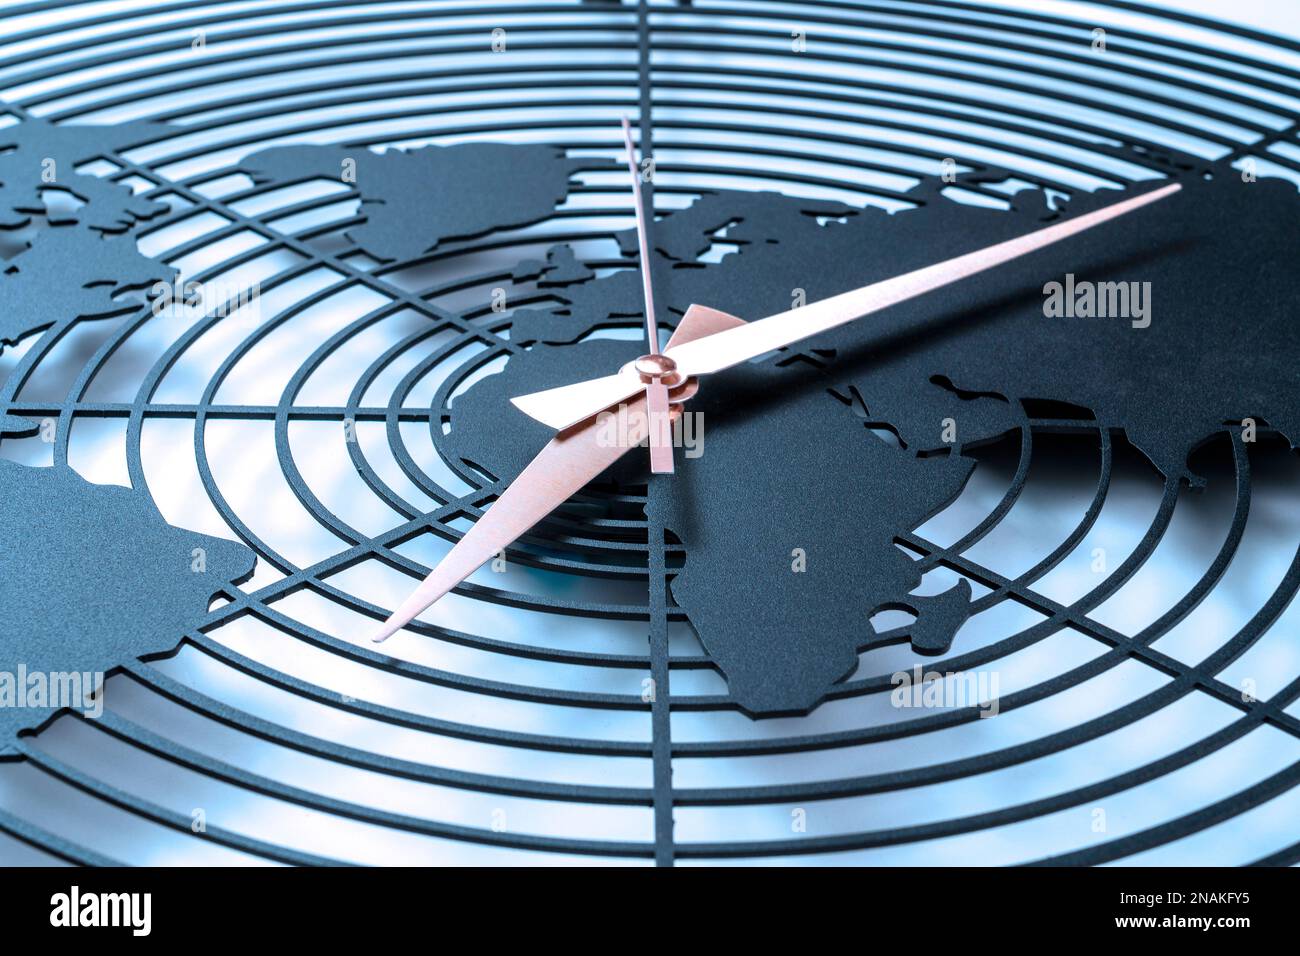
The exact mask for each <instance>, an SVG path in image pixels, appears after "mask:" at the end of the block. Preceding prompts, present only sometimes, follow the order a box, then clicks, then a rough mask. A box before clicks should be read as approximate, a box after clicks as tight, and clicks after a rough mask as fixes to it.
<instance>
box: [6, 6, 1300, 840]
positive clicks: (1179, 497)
mask: <svg viewBox="0 0 1300 956" xmlns="http://www.w3.org/2000/svg"><path fill="white" fill-rule="evenodd" d="M3 16H4V29H3V31H0V32H2V33H3V37H2V38H0V99H2V100H3V101H4V107H3V117H2V118H0V123H2V124H3V125H2V126H0V228H3V232H2V233H0V243H2V244H3V253H4V257H5V263H6V267H5V269H4V271H3V273H2V274H0V306H2V308H0V344H2V345H3V348H2V350H0V414H3V418H2V419H0V430H2V431H3V438H2V439H0V459H3V460H0V489H2V490H3V498H2V500H3V507H2V508H0V525H2V526H3V537H4V541H5V545H4V548H3V556H2V557H0V572H2V573H0V581H2V582H3V583H2V584H0V589H2V590H0V620H3V634H4V636H3V640H0V671H3V673H0V860H3V861H4V862H6V863H10V864H36V863H50V862H71V863H127V864H214V865H215V864H254V863H256V864H261V863H269V864H312V863H362V864H421V863H423V864H435V863H436V864H440V863H454V864H510V865H520V864H538V865H553V864H591V863H595V864H602V865H611V864H633V865H635V864H641V865H650V864H658V865H692V864H717V863H760V864H772V863H781V864H799V865H811V864H827V863H829V864H855V865H856V864H861V865H906V864H944V865H950V864H1012V863H1033V862H1048V863H1058V864H1106V863H1121V864H1146V865H1174V864H1184V863H1201V864H1216V865H1219V864H1246V863H1257V862H1263V863H1272V864H1284V865H1285V864H1293V863H1295V862H1296V861H1297V860H1300V832H1298V828H1297V826H1296V822H1295V821H1296V820H1297V818H1298V814H1297V811H1298V810H1300V703H1297V698H1300V644H1298V643H1297V640H1296V633H1297V623H1298V622H1300V607H1298V605H1297V604H1296V602H1295V601H1294V597H1295V594H1296V590H1297V588H1298V587H1300V551H1298V550H1297V543H1298V542H1300V508H1297V501H1298V492H1300V467H1298V465H1297V459H1296V454H1295V447H1294V446H1295V442H1296V439H1297V435H1300V381H1298V380H1297V374H1298V373H1297V371H1296V358H1297V356H1298V355H1300V333H1297V331H1296V328H1297V325H1296V310H1297V307H1298V304H1300V270H1297V269H1296V267H1295V262H1296V255H1297V251H1298V250H1297V247H1298V246H1300V194H1298V192H1297V190H1298V189H1300V142H1298V141H1297V129H1298V127H1297V123H1298V122H1300V44H1297V43H1296V42H1295V41H1294V40H1292V39H1288V38H1287V36H1286V33H1287V31H1288V30H1289V31H1290V32H1291V33H1292V34H1294V32H1295V28H1296V26H1297V24H1296V23H1295V22H1294V19H1295V18H1294V15H1291V14H1286V13H1280V14H1278V20H1279V22H1278V23H1277V24H1275V29H1276V31H1277V32H1262V31H1261V30H1257V29H1253V28H1251V29H1248V28H1245V27H1240V26H1236V25H1232V24H1230V23H1228V22H1226V21H1217V20H1208V19H1203V18H1200V17H1197V16H1193V15H1191V14H1188V13H1184V12H1179V11H1177V10H1173V9H1164V8H1155V7H1148V6H1144V5H1141V4H1133V3H1121V2H1113V3H1035V4H1028V3H1016V2H1005V3H1003V2H999V3H958V2H926V3H913V2H903V0H899V2H888V3H886V2H860V3H857V2H855V3H847V2H845V3H838V2H835V3H832V2H825V3H808V4H797V5H796V4H783V3H769V2H759V0H743V2H741V0H737V2H724V0H717V2H699V3H674V2H658V3H617V2H586V3H576V2H575V3H523V4H500V5H495V4H429V3H413V2H392V3H387V2H376V3H365V4H358V3H344V2H328V0H327V2H319V3H313V4H289V3H285V4H266V3H252V2H249V3H233V4H231V3H226V4H221V5H219V6H218V5H208V4H202V3H199V4H195V3H188V4H168V3H157V4H152V3H150V4H134V5H131V6H130V7H129V8H123V9H121V10H116V11H107V12H106V11H105V10H103V9H101V8H100V7H99V6H98V5H92V4H55V3H32V4H27V5H25V6H23V7H21V8H14V9H13V10H12V11H10V12H7V13H5V14H4V15H3ZM1288 18H1289V19H1290V20H1291V21H1292V22H1289V23H1288V22H1287V21H1288ZM623 116H630V117H631V120H632V127H633V130H634V132H635V141H636V146H637V149H638V150H639V155H638V156H637V157H636V160H635V162H634V165H635V170H636V175H637V177H638V182H639V184H640V187H641V190H642V192H643V202H644V203H645V205H646V208H647V209H649V210H650V211H651V212H652V214H650V215H647V217H646V219H647V222H646V225H645V236H644V238H645V246H644V249H645V252H644V254H643V253H642V251H641V249H642V247H641V244H640V237H639V236H638V231H637V228H636V226H635V221H634V215H633V213H634V204H633V190H632V188H631V186H630V175H629V171H628V169H627V166H626V164H625V156H624V140H623V132H622V130H621V128H620V120H621V118H622V117H623ZM1169 185H1176V186H1177V187H1179V188H1178V190H1177V191H1176V192H1170V193H1169V194H1168V195H1163V194H1162V195H1163V198H1160V199H1159V201H1155V202H1150V203H1148V204H1146V205H1143V206H1141V208H1135V209H1133V210H1132V211H1129V212H1126V213H1125V214H1124V215H1122V216H1119V217H1117V218H1114V219H1112V220H1110V221H1108V222H1102V223H1100V224H1098V225H1096V226H1094V227H1093V228H1090V229H1088V230H1086V231H1083V232H1079V233H1077V234H1075V235H1072V236H1070V237H1069V238H1064V239H1062V240H1061V241H1059V242H1056V243H1055V244H1053V245H1051V246H1050V247H1046V248H1041V249H1038V250H1036V251H1033V252H1031V253H1029V254H1025V255H1021V256H1019V257H1017V258H1014V259H1011V260H1009V261H1007V262H1005V263H1002V264H1000V265H998V266H996V267H994V268H990V269H988V270H986V271H982V272H980V273H979V274H973V275H969V276H965V277H963V278H961V279H959V280H957V281H953V282H951V283H949V284H947V285H944V286H943V287H941V288H935V289H933V290H930V291H927V292H926V293H925V294H923V295H919V296H916V297H914V298H911V299H908V300H907V301H902V302H899V303H898V304H895V305H892V306H890V307H889V308H883V309H880V310H879V311H877V312H873V313H872V314H870V315H867V316H865V317H863V318H858V319H855V320H854V321H850V322H846V323H845V324H842V325H839V326H837V327H835V328H833V329H829V330H827V331H824V332H821V333H820V334H817V335H813V336H811V337H797V338H798V341H793V342H790V343H783V345H784V346H785V347H781V348H777V349H769V350H768V351H767V352H765V353H764V354H755V355H753V356H750V357H749V358H748V359H747V360H743V361H737V362H736V363H734V366H733V367H731V368H729V369H727V370H720V371H717V372H716V373H713V374H709V375H699V376H695V377H692V378H691V379H690V380H689V382H687V383H686V385H689V387H690V389H691V390H692V394H691V396H690V397H689V400H683V403H681V404H678V405H676V406H674V407H677V408H678V410H679V411H678V412H677V419H676V425H675V426H674V428H673V429H672V430H671V431H670V433H669V435H668V439H669V440H668V445H669V446H670V451H671V457H672V461H673V473H672V474H666V473H654V474H652V473H651V471H650V464H649V463H650V458H649V454H648V452H647V450H646V449H645V448H642V447H634V446H636V442H635V441H630V442H629V441H627V431H626V428H627V427H628V426H627V425H626V423H624V424H622V425H620V424H618V423H617V421H616V422H615V424H614V425H612V426H611V428H612V429H613V430H612V431H611V432H610V435H612V436H614V437H613V438H612V439H610V440H612V441H614V442H615V443H617V442H619V441H624V443H625V444H626V445H627V446H628V447H622V446H620V447H619V448H618V454H614V455H611V456H610V463H609V464H608V467H605V466H604V465H602V466H601V467H600V468H597V469H596V470H595V471H594V472H593V474H594V475H595V477H594V479H593V480H591V481H590V482H586V479H585V477H584V479H583V482H579V484H580V485H581V486H582V487H581V488H580V490H578V491H577V492H576V493H574V494H572V495H561V496H560V498H561V499H563V500H562V501H557V502H554V503H553V504H555V505H556V506H555V507H550V506H548V507H546V508H545V509H544V510H543V511H542V512H539V516H540V515H544V516H542V517H541V520H540V522H539V523H537V524H536V525H535V526H533V527H531V528H529V530H527V532H525V533H522V534H520V535H511V536H509V538H508V539H507V540H506V541H503V542H501V546H500V547H499V548H498V547H495V546H494V547H493V548H492V549H490V554H487V555H485V556H484V557H485V558H486V560H481V561H476V562H474V567H476V568H477V569H476V570H474V571H473V573H471V574H469V575H468V576H467V577H465V580H464V581H463V582H460V583H455V582H453V583H455V587H454V588H453V589H452V590H451V592H450V593H448V594H447V595H446V596H445V597H442V598H441V599H440V600H438V601H437V602H436V603H433V604H432V606H430V607H428V608H427V609H426V610H424V611H423V613H421V614H420V616H419V617H417V618H416V619H415V620H414V621H412V622H410V623H409V624H407V625H406V626H404V627H402V628H400V629H399V630H397V631H396V633H394V634H392V636H390V637H388V639H387V640H386V641H384V642H383V643H377V642H375V641H372V640H371V637H372V635H374V633H375V631H376V629H377V628H378V627H379V626H380V624H381V622H383V621H384V620H385V619H386V618H388V616H389V615H390V614H392V613H393V611H394V610H395V609H396V608H398V607H399V606H400V605H401V604H402V602H403V600H404V599H405V598H406V597H407V596H408V595H409V594H410V593H411V591H412V590H413V589H414V588H415V587H416V586H417V584H418V583H419V582H420V580H421V579H423V578H424V577H425V575H427V574H428V573H429V572H430V570H431V569H433V568H434V567H436V566H437V565H438V564H439V562H441V561H443V559H444V558H446V556H447V555H448V554H449V553H450V552H451V551H452V549H453V548H454V547H456V546H457V544H458V542H460V541H461V539H462V538H463V537H464V536H465V535H467V534H468V533H469V532H470V530H471V529H473V528H475V527H477V526H480V523H481V522H484V521H485V520H489V518H488V516H493V515H494V509H497V510H496V512H495V514H496V516H497V517H499V518H502V519H503V520H504V518H503V512H504V508H503V507H502V506H503V503H504V502H506V501H507V499H506V498H505V497H503V496H504V495H505V494H506V491H507V489H508V488H510V487H511V486H512V484H515V483H516V482H517V481H519V480H520V479H519V476H520V474H521V473H522V472H524V470H525V468H526V467H527V466H528V463H529V462H530V461H531V460H532V459H533V458H534V456H535V455H537V454H538V452H539V451H540V450H541V449H542V448H543V447H546V446H547V443H548V442H550V441H552V439H554V438H555V436H556V429H555V427H552V426H554V425H555V424H557V423H555V422H552V423H551V425H548V424H547V423H546V422H545V421H539V420H537V418H536V417H530V415H529V414H526V413H525V412H524V411H521V410H520V408H519V407H518V406H517V405H515V404H514V403H513V402H512V399H514V398H518V397H519V396H523V395H527V394H532V393H537V392H544V391H546V390H549V389H553V388H559V387H562V386H567V385H571V384H573V383H577V382H581V381H584V380H587V379H592V378H597V377H600V376H606V375H610V374H613V373H617V372H618V370H619V369H620V368H624V367H626V366H628V364H629V363H631V362H633V361H634V360H636V359H637V358H638V357H639V356H642V355H643V353H647V351H648V350H649V351H658V350H660V349H667V350H668V351H667V353H665V354H678V355H682V354H684V353H680V352H678V353H674V352H673V345H674V343H677V344H680V343H681V342H683V341H686V340H688V339H691V338H694V339H695V340H696V341H702V340H703V339H702V338H701V337H700V332H701V329H699V328H694V329H692V328H691V327H690V324H689V319H688V317H689V315H690V314H691V313H690V310H691V306H693V305H698V306H702V307H707V308H708V309H712V310H717V312H718V313H725V314H726V315H728V316H732V317H734V319H725V320H722V321H723V325H724V326H725V327H729V328H734V329H744V328H750V327H753V326H755V325H756V323H757V322H758V321H759V320H763V319H765V318H767V317H770V316H779V315H782V314H787V313H788V314H791V315H795V314H797V315H805V316H806V315H807V314H809V313H808V312H807V311H800V310H807V309H809V308H813V309H815V308H816V304H817V303H819V302H821V301H823V300H826V299H827V298H829V297H832V296H836V295H840V294H843V293H846V292H848V291H851V290H855V289H859V288H861V287H864V286H868V285H870V284H873V283H878V282H881V281H884V280H888V279H890V278H892V277H895V276H899V275H902V274H906V273H909V272H910V271H912V270H918V269H922V268H924V267H927V266H931V265H933V264H936V263H942V262H947V261H949V260H952V259H954V258H955V257H959V256H962V255H965V254H968V253H972V252H974V251H976V250H980V249H983V248H986V247H988V246H991V245H993V244H996V243H1001V242H1006V241H1011V240H1014V239H1016V238H1017V237H1021V236H1027V235H1031V234H1035V233H1040V232H1041V231H1042V230H1052V229H1054V228H1056V227H1059V226H1062V225H1063V224H1068V223H1078V222H1080V221H1081V220H1083V219H1084V217H1088V216H1090V215H1092V214H1095V213H1098V211H1100V210H1103V209H1108V208H1112V207H1115V206H1116V204H1120V203H1124V202H1126V201H1128V200H1130V199H1133V198H1134V197H1138V196H1143V195H1148V194H1151V193H1153V192H1154V191H1157V190H1161V189H1163V188H1164V187H1166V186H1169ZM643 264H644V265H646V266H647V269H648V273H649V275H650V278H651V285H652V288H653V296H654V301H655V309H654V317H655V319H656V323H655V324H656V336H657V337H656V339H654V340H653V341H651V342H649V343H648V342H647V341H646V334H647V333H646V309H645V305H644V301H645V299H644V289H643V285H642V275H641V271H640V267H641V266H642V265H643ZM722 327H723V326H716V327H715V326H710V327H708V328H707V329H704V330H703V331H704V333H705V334H707V333H717V334H719V335H721V334H723V333H722V332H721V331H720V330H721V328H722ZM716 341H721V340H720V339H719V340H716ZM651 346H653V348H651ZM632 374H633V377H634V378H635V373H632ZM686 385H682V386H680V387H682V388H685V387H686ZM666 387H667V386H666V385H665V388H666ZM696 387H698V392H694V391H693V390H694V389H695V388H696ZM639 388H640V386H639V385H637V386H635V387H634V389H633V392H634V393H637V390H638V389H639ZM674 396H675V398H674V401H676V399H678V398H681V397H682V393H680V392H677V393H674ZM626 397H627V398H628V399H630V400H633V402H634V403H635V401H636V400H637V399H635V395H628V396H626ZM624 404H625V405H626V403H624ZM614 412H615V418H617V414H616V413H617V407H616V406H615V407H614ZM542 417H545V416H542ZM558 424H568V423H567V422H561V423H558ZM620 429H621V430H620ZM566 434H567V432H566ZM639 437H640V436H637V438H639ZM592 441H593V443H596V444H593V446H592V447H597V445H598V440H597V439H596V438H595V437H593V438H592ZM599 447H607V446H605V445H600V446H599ZM551 474H552V473H548V474H547V475H544V476H543V481H542V482H541V484H542V485H545V483H546V481H547V480H550V476H551ZM587 477H590V476H587ZM533 479H534V485H536V482H535V479H536V475H534V476H533ZM479 564H481V567H479V566H478V565H479ZM457 581H459V578H457Z"/></svg>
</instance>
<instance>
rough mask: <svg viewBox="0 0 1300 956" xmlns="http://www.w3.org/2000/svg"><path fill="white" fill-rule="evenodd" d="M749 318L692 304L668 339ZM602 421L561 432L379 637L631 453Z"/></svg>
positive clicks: (690, 390)
mask: <svg viewBox="0 0 1300 956" xmlns="http://www.w3.org/2000/svg"><path fill="white" fill-rule="evenodd" d="M740 325H744V322H743V321H742V320H740V319H738V318H736V317H735V316H731V315H727V314H726V313H725V312H718V311H716V310H714V309H706V308H704V307H702V306H691V308H690V309H689V310H688V311H687V312H686V315H685V316H683V317H682V321H681V322H680V323H678V326H677V329H676V331H674V332H673V336H672V338H671V339H669V340H668V344H669V345H670V346H672V345H681V344H684V343H686V342H690V341H692V340H694V339H699V338H704V337H706V336H709V335H713V334H715V333H717V332H721V331H723V330H724V329H730V328H735V327H737V326H740ZM694 392H695V383H694V382H684V383H682V384H681V385H680V386H678V387H677V388H675V389H673V391H672V395H671V400H672V402H674V403H675V404H674V405H673V406H672V407H671V410H670V412H669V413H668V414H669V416H670V420H671V419H674V418H676V417H677V416H678V415H680V414H681V403H682V402H684V401H686V399H688V398H690V397H691V395H692V394H694ZM645 412H646V396H645V395H644V394H642V395H637V396H635V397H633V398H632V399H631V401H629V403H628V414H627V415H626V416H625V417H620V418H616V419H614V421H615V422H619V421H622V422H636V421H637V420H639V419H640V420H644V419H642V416H644V414H645ZM603 427H604V426H603V423H602V422H600V421H599V420H598V419H596V418H594V417H593V418H592V419H591V420H589V421H586V422H582V423H581V424H579V425H578V426H576V427H574V428H570V429H568V430H566V431H563V432H561V433H560V434H559V435H556V436H555V437H554V438H553V439H551V441H550V442H549V443H548V444H547V445H546V447H545V448H543V449H542V450H541V453H540V454H538V456H537V457H536V458H534V459H533V460H532V461H531V462H530V463H529V464H528V467H527V468H525V469H524V470H523V471H522V472H520V473H519V477H518V478H516V479H515V480H514V481H513V482H512V483H511V485H510V487H509V488H507V489H506V490H505V491H504V492H503V493H502V495H501V497H500V498H498V499H497V500H496V502H495V503H494V504H492V505H491V506H490V507H489V508H488V509H487V510H486V511H484V512H483V516H482V517H480V518H479V519H478V520H477V521H476V522H474V525H473V527H471V528H470V529H469V531H467V532H465V536H464V537H462V538H461V539H460V540H459V541H458V542H456V545H455V547H453V548H452V549H451V551H449V552H448V553H447V554H446V555H445V556H444V557H443V559H442V560H441V561H440V562H438V566H437V567H435V568H434V569H433V571H432V572H430V574H429V576H428V577H426V578H425V579H424V581H422V582H421V583H420V586H419V587H417V588H416V589H415V591H413V592H412V593H411V596H410V597H408V598H407V599H406V600H405V601H403V602H402V604H401V606H400V607H398V609H397V610H396V611H394V612H393V613H392V615H391V616H390V617H389V618H388V620H387V621H385V622H384V626H383V627H381V628H380V629H379V630H378V631H377V632H376V633H375V635H374V636H373V637H372V638H371V640H374V641H384V640H387V639H388V638H389V637H391V636H392V635H393V634H394V633H396V632H397V631H398V630H400V629H401V628H403V627H405V626H406V625H407V624H409V623H410V622H411V621H412V620H414V619H415V617H416V616H417V615H418V614H420V613H421V612H422V611H424V609H425V608H427V607H428V606H429V605H430V604H432V603H433V602H434V601H437V600H438V599H439V598H441V597H442V596H443V595H445V594H447V592H449V591H450V590H451V589H452V588H454V587H455V586H456V585H458V584H460V582H462V581H464V580H465V579H466V578H467V577H469V576H470V575H471V574H473V573H474V572H475V571H477V570H478V569H479V568H480V567H482V566H483V565H484V564H486V563H487V562H488V561H489V560H491V559H492V558H493V557H494V556H495V555H496V554H497V553H498V552H499V551H501V550H502V549H503V548H504V547H506V545H508V544H510V543H511V542H513V541H515V540H516V539H517V538H519V537H520V536H521V535H523V534H524V533H525V532H527V531H528V529H529V528H531V527H532V526H533V525H535V524H537V522H539V521H541V520H542V519H543V518H545V517H546V516H547V515H548V514H550V513H551V512H552V511H554V510H555V509H556V508H558V507H559V506H560V505H562V504H564V502H566V501H567V500H568V499H569V498H571V497H572V496H573V495H575V494H577V493H578V492H579V491H580V490H581V489H582V488H583V486H584V485H586V484H587V483H588V482H590V481H592V480H593V479H594V478H596V476H597V475H599V474H600V473H601V472H602V471H604V470H605V469H606V468H608V467H609V466H610V465H612V464H613V463H614V462H616V461H618V460H619V459H620V458H622V457H623V456H624V455H626V454H627V453H628V452H629V451H631V450H632V448H635V447H637V444H638V443H636V442H632V441H630V440H628V438H627V436H626V435H620V436H619V440H618V441H614V442H609V441H601V437H602V428H603Z"/></svg>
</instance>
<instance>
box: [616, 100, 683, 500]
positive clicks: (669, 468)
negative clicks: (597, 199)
mask: <svg viewBox="0 0 1300 956" xmlns="http://www.w3.org/2000/svg"><path fill="white" fill-rule="evenodd" d="M623 143H624V145H625V146H626V147H627V169H628V172H629V173H631V174H632V202H633V205H635V206H636V239H637V249H638V250H639V252H640V256H639V258H640V260H641V288H642V291H643V292H644V296H645V332H646V341H647V344H648V345H649V346H650V352H649V354H650V355H652V356H658V355H659V326H658V324H657V323H656V321H655V296H654V285H653V283H652V282H651V281H650V243H649V239H648V238H647V236H648V230H647V228H646V212H645V203H644V202H642V200H641V174H640V170H638V169H637V161H636V149H635V148H634V147H633V146H632V124H631V123H629V122H628V119H627V117H626V116H624V117H623ZM665 361H666V359H665ZM645 393H646V416H647V419H648V426H649V432H650V471H651V472H652V473H654V474H657V475H664V474H672V472H673V447H672V444H671V442H669V441H667V440H666V437H665V435H664V427H665V425H666V423H667V420H668V408H669V406H668V386H667V384H666V383H665V382H664V381H663V379H662V378H660V377H659V376H658V375H653V376H652V377H650V378H649V379H647V380H646V387H645Z"/></svg>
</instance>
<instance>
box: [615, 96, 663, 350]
mask: <svg viewBox="0 0 1300 956" xmlns="http://www.w3.org/2000/svg"><path fill="white" fill-rule="evenodd" d="M623 142H624V144H625V145H626V146H627V169H628V172H630V173H631V174H632V201H633V203H634V204H635V206H636V240H637V248H638V249H639V250H640V259H641V288H642V290H643V291H644V292H645V331H646V339H647V341H648V343H649V345H650V354H651V355H658V354H659V327H658V325H657V324H656V322H655V294H654V286H653V284H652V283H651V281H650V247H649V244H648V240H647V239H646V235H647V232H646V216H645V203H643V202H642V201H641V171H640V170H639V169H638V168H637V162H636V148H635V147H634V146H633V145H632V124H631V123H629V122H628V119H627V117H626V116H624V117H623Z"/></svg>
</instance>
